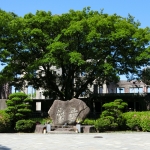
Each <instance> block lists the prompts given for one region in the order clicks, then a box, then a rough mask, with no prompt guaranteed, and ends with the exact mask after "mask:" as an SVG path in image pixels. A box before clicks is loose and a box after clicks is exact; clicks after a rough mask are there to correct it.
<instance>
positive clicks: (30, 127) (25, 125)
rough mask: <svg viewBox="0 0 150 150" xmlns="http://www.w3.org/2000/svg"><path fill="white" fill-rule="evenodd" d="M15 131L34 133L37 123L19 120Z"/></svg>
mask: <svg viewBox="0 0 150 150" xmlns="http://www.w3.org/2000/svg"><path fill="white" fill-rule="evenodd" d="M15 129H16V130H17V131H18V132H33V131H34V129H35V121H33V120H19V121H17V122H16V126H15Z"/></svg>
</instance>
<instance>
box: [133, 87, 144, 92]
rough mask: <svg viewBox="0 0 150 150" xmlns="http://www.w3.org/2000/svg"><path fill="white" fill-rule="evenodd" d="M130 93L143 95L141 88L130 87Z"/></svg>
mask: <svg viewBox="0 0 150 150" xmlns="http://www.w3.org/2000/svg"><path fill="white" fill-rule="evenodd" d="M130 93H143V88H137V87H132V88H130Z"/></svg>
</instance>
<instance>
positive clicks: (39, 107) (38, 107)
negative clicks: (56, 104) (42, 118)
mask: <svg viewBox="0 0 150 150" xmlns="http://www.w3.org/2000/svg"><path fill="white" fill-rule="evenodd" d="M36 111H41V102H36Z"/></svg>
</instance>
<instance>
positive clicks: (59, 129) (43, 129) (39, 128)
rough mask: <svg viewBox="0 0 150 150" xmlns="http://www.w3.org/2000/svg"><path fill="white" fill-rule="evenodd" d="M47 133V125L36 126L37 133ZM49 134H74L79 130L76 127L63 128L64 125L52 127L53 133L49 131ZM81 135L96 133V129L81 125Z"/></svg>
mask: <svg viewBox="0 0 150 150" xmlns="http://www.w3.org/2000/svg"><path fill="white" fill-rule="evenodd" d="M45 132H46V125H41V124H40V125H36V128H35V133H45ZM47 133H54V134H58V133H59V134H61V133H62V134H63V133H64V134H72V133H78V129H77V128H76V126H70V125H67V126H65V127H64V126H63V125H56V126H51V131H48V132H47ZM80 133H96V129H95V127H94V126H90V125H81V130H80Z"/></svg>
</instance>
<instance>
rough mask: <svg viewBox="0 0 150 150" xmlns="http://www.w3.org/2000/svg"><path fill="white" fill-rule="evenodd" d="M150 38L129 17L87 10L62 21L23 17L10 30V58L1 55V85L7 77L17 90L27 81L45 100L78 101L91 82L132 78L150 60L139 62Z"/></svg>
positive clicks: (64, 16)
mask: <svg viewBox="0 0 150 150" xmlns="http://www.w3.org/2000/svg"><path fill="white" fill-rule="evenodd" d="M149 35H150V30H149V28H144V29H143V28H140V23H139V22H136V21H134V18H133V17H132V16H130V15H129V16H128V17H127V18H123V17H121V16H118V15H117V14H114V15H108V14H104V13H103V12H102V11H101V12H98V11H92V10H90V9H89V8H85V9H83V10H82V11H74V10H70V11H69V12H68V13H65V14H62V15H52V14H51V12H45V11H37V12H36V14H35V15H34V14H31V13H30V14H26V15H25V16H24V17H23V18H20V17H16V18H15V19H13V20H12V21H11V22H10V24H9V33H8V38H7V42H8V41H9V45H10V46H9V47H6V48H5V52H6V53H7V54H9V55H6V54H5V53H3V52H4V51H2V52H1V54H2V55H6V57H5V59H3V60H2V61H3V62H5V63H6V64H7V66H6V67H5V68H4V70H3V71H2V72H1V74H2V76H1V79H2V78H4V77H5V78H6V77H7V80H10V82H11V83H12V84H14V85H15V86H16V87H18V88H21V87H22V85H23V84H25V81H28V84H29V85H33V86H34V87H35V88H37V89H38V88H39V87H42V88H44V89H45V95H48V96H50V97H51V96H56V98H59V99H63V100H67V99H70V98H72V97H76V98H77V97H79V95H80V94H81V93H82V92H88V88H87V87H88V85H90V84H92V83H93V81H94V80H96V81H97V83H98V84H102V83H103V82H104V81H108V82H110V81H117V80H118V79H119V75H121V74H129V73H136V72H137V71H138V70H139V69H140V68H141V66H143V65H145V64H146V63H147V62H148V60H149V57H147V58H145V57H143V56H144V55H145V53H149V40H150V37H149ZM143 53H144V55H143ZM55 69H59V70H60V73H59V74H58V73H57V72H56V73H55V71H56V70H55ZM21 75H24V76H21ZM20 76H21V77H20Z"/></svg>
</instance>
